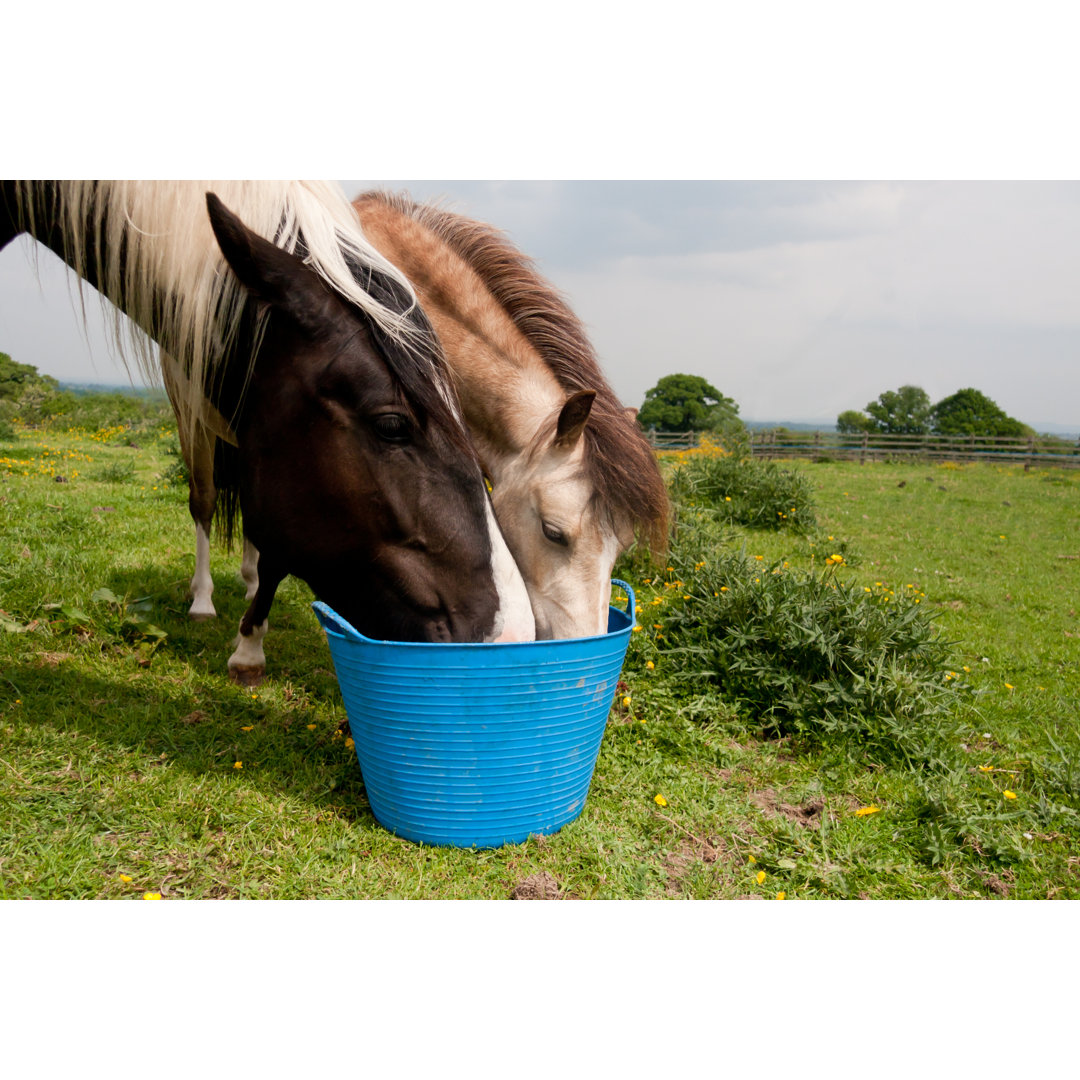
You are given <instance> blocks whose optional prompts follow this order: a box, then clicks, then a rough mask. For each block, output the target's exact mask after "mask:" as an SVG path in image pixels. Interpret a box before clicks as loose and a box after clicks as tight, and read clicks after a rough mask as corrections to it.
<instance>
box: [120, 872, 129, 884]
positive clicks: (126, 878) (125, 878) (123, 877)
mask: <svg viewBox="0 0 1080 1080" xmlns="http://www.w3.org/2000/svg"><path fill="white" fill-rule="evenodd" d="M120 880H121V881H122V882H123V883H124V884H125V885H130V884H131V875H130V874H121V875H120Z"/></svg>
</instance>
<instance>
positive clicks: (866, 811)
mask: <svg viewBox="0 0 1080 1080" xmlns="http://www.w3.org/2000/svg"><path fill="white" fill-rule="evenodd" d="M880 809H881V807H880V806H873V805H871V806H860V807H859V809H858V810H856V811H855V816H856V817H868V816H869V815H870V814H876V813H877V812H878V811H879V810H880Z"/></svg>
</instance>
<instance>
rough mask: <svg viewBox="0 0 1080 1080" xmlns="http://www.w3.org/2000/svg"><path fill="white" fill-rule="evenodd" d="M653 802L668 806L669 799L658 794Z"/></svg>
mask: <svg viewBox="0 0 1080 1080" xmlns="http://www.w3.org/2000/svg"><path fill="white" fill-rule="evenodd" d="M653 802H654V803H656V805H657V806H667V799H665V798H664V796H663V795H657V796H656V798H654V799H653Z"/></svg>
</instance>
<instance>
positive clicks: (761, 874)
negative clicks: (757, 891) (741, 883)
mask: <svg viewBox="0 0 1080 1080" xmlns="http://www.w3.org/2000/svg"><path fill="white" fill-rule="evenodd" d="M754 880H755V881H756V882H757V883H758V884H759V885H764V884H765V871H764V870H759V871H758V872H757V877H756V878H754Z"/></svg>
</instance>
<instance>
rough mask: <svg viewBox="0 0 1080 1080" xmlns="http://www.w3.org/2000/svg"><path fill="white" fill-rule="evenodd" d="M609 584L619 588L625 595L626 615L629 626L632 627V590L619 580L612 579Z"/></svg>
mask: <svg viewBox="0 0 1080 1080" xmlns="http://www.w3.org/2000/svg"><path fill="white" fill-rule="evenodd" d="M611 584H612V585H618V586H619V588H620V589H622V591H623V592H624V593H626V601H627V602H626V614H627V615H629V616H630V624H631V626H632V625H633V623H634V590H633V589H631V588H630V586H629V584H627V582H625V581H623V580H621V579H620V578H612V579H611Z"/></svg>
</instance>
